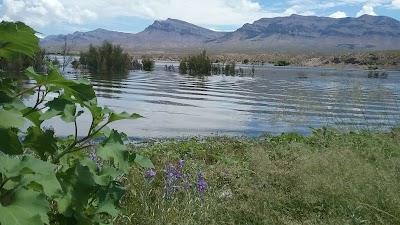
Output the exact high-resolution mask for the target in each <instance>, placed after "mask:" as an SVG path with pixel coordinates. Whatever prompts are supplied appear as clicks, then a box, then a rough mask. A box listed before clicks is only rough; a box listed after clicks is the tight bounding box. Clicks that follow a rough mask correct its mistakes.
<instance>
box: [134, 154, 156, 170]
mask: <svg viewBox="0 0 400 225" xmlns="http://www.w3.org/2000/svg"><path fill="white" fill-rule="evenodd" d="M135 163H137V164H138V165H139V166H141V167H146V168H154V165H153V163H152V162H151V160H150V159H148V158H145V157H143V156H141V155H138V154H136V157H135Z"/></svg>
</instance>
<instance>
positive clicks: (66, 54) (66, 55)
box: [59, 36, 76, 73]
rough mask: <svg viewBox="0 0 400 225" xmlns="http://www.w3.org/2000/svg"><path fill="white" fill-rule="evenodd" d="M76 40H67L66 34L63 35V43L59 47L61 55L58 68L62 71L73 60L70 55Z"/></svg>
mask: <svg viewBox="0 0 400 225" xmlns="http://www.w3.org/2000/svg"><path fill="white" fill-rule="evenodd" d="M75 45H76V42H75V41H70V42H68V39H67V36H65V37H64V44H63V46H62V47H61V56H62V59H63V60H62V63H60V64H59V65H60V70H61V72H62V73H64V71H65V68H67V66H68V65H69V64H70V63H71V62H72V61H73V60H74V57H73V56H72V55H71V51H72V49H73V48H74V47H75Z"/></svg>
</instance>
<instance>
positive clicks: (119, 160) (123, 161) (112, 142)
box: [97, 130, 129, 172]
mask: <svg viewBox="0 0 400 225" xmlns="http://www.w3.org/2000/svg"><path fill="white" fill-rule="evenodd" d="M97 155H98V156H99V157H101V158H102V159H103V160H113V162H114V164H115V165H116V166H118V167H117V168H119V169H120V170H121V171H123V172H128V170H129V162H128V156H129V154H128V149H127V147H126V146H125V145H124V143H123V142H122V139H121V135H120V134H119V133H118V132H117V131H115V130H112V131H111V133H110V136H109V137H108V138H107V139H106V140H104V141H103V142H102V143H101V144H100V145H99V146H98V148H97Z"/></svg>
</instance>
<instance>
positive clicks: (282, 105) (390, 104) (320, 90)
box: [52, 67, 400, 138]
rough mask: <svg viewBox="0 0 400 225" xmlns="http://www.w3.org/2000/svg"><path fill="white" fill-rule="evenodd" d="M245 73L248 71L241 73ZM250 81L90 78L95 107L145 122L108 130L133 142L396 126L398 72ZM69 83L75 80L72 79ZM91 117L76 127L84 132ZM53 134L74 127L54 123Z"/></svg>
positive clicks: (266, 73) (314, 73)
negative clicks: (375, 76) (382, 75)
mask: <svg viewBox="0 0 400 225" xmlns="http://www.w3.org/2000/svg"><path fill="white" fill-rule="evenodd" d="M245 69H246V68H245ZM256 71H257V72H256V74H255V75H254V76H242V77H232V76H209V77H190V76H184V75H179V74H177V73H174V72H167V71H160V70H159V71H153V72H144V71H134V72H129V73H126V74H117V75H112V76H111V75H92V76H89V79H91V80H92V82H93V84H94V87H95V91H96V93H97V94H98V101H99V103H100V104H101V105H106V106H108V107H110V108H112V109H115V110H116V111H128V112H132V113H133V112H135V113H139V114H142V115H143V116H145V118H144V119H139V120H135V121H118V122H116V123H115V124H114V125H113V126H112V127H114V128H117V129H119V130H121V131H124V132H125V133H127V134H128V135H129V136H133V137H145V138H148V137H153V138H158V137H181V136H192V135H209V134H228V135H242V134H244V135H250V136H255V135H259V134H261V133H264V132H269V133H273V134H278V133H281V132H288V131H297V132H301V133H305V134H306V133H309V132H310V129H309V127H310V126H312V127H321V126H324V125H328V126H335V127H339V128H344V129H360V128H367V129H376V128H379V129H382V128H383V129H384V128H389V127H391V126H394V125H396V122H397V120H398V119H399V107H398V102H399V93H400V92H399V90H400V86H399V85H398V83H399V81H400V74H399V72H389V73H388V74H389V77H388V79H368V78H367V74H368V71H357V70H341V71H336V70H326V69H304V68H292V67H286V68H271V67H257V68H256ZM70 76H71V78H74V77H76V76H77V75H70ZM89 119H90V118H89V117H82V118H81V119H80V120H79V124H80V125H79V126H80V131H81V132H82V133H83V132H85V131H86V129H87V127H88V126H89V125H90V124H89V123H90V120H89ZM52 123H53V124H52V125H53V126H54V127H55V128H56V131H57V134H59V135H65V134H69V133H71V132H69V131H71V130H72V126H71V127H70V126H66V127H63V126H62V125H61V123H58V122H57V121H52Z"/></svg>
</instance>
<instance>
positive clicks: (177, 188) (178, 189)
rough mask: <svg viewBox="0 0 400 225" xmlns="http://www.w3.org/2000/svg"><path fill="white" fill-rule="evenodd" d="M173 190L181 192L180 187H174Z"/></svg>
mask: <svg viewBox="0 0 400 225" xmlns="http://www.w3.org/2000/svg"><path fill="white" fill-rule="evenodd" d="M173 188H174V189H175V191H180V190H181V187H179V186H173Z"/></svg>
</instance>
